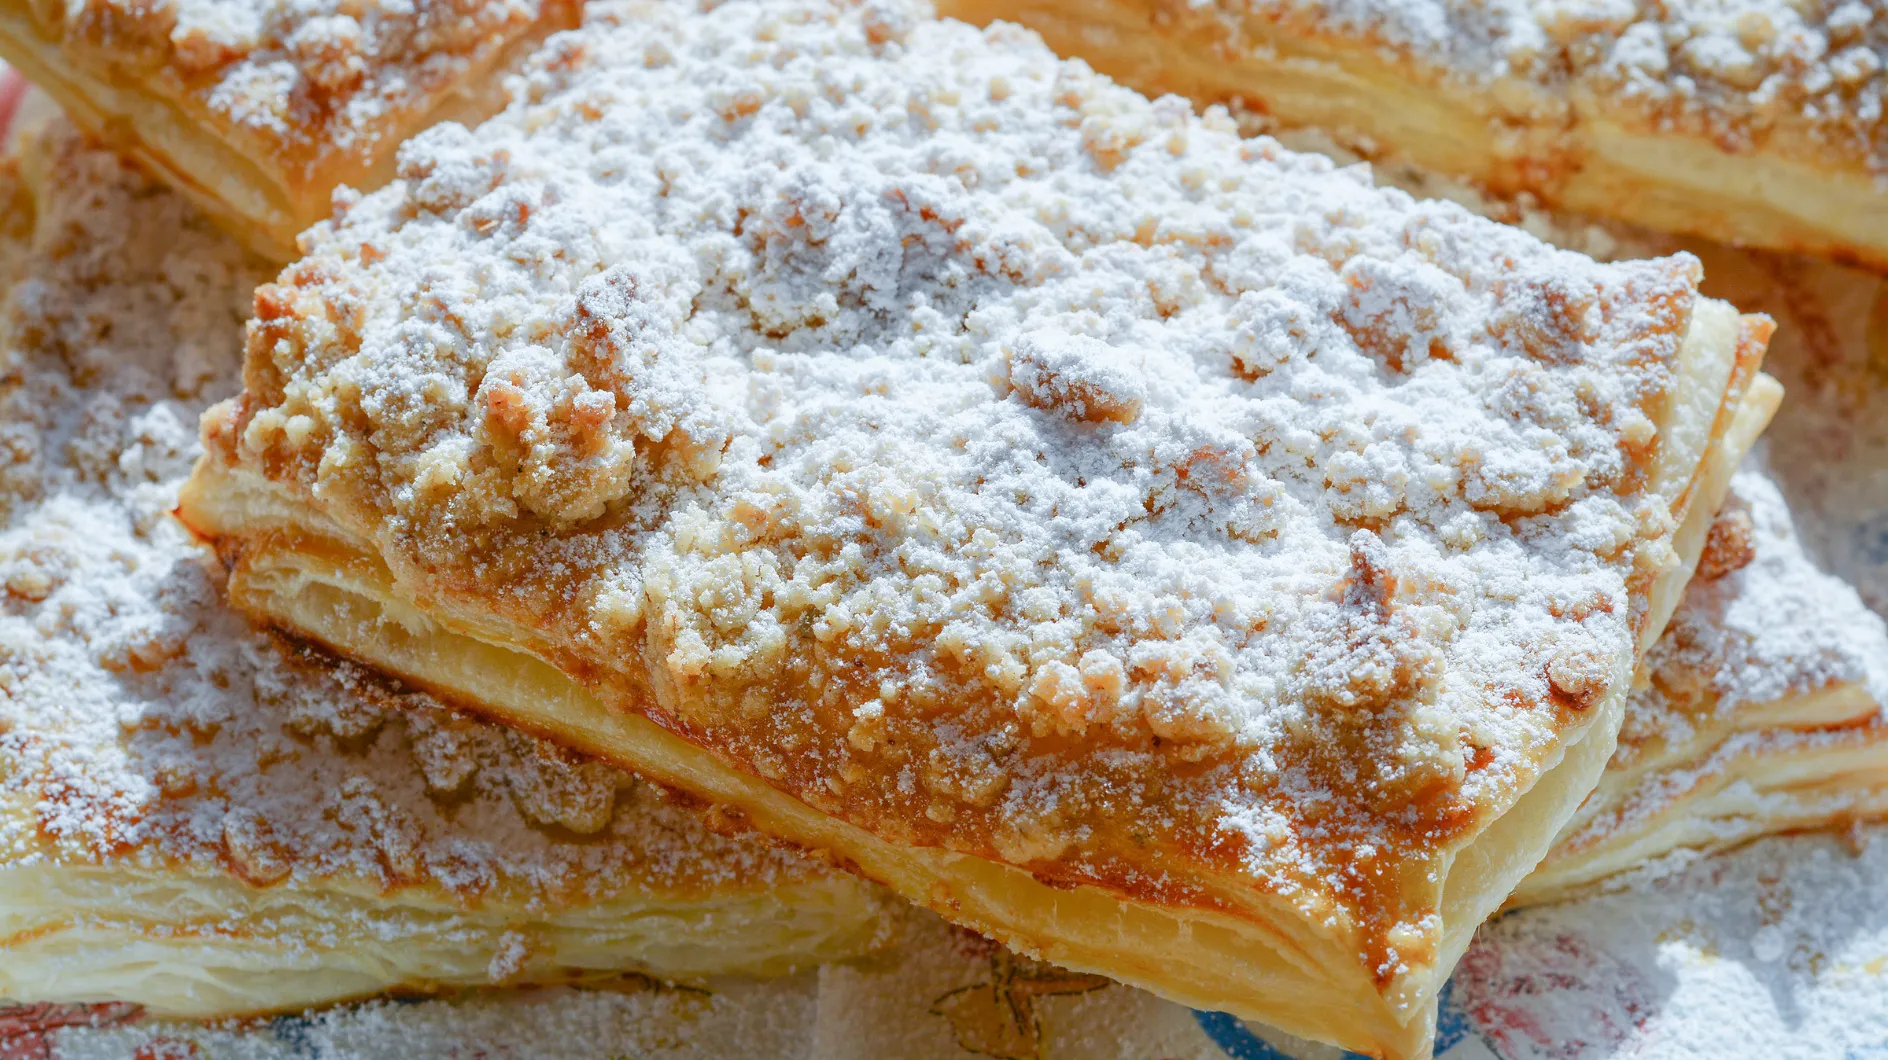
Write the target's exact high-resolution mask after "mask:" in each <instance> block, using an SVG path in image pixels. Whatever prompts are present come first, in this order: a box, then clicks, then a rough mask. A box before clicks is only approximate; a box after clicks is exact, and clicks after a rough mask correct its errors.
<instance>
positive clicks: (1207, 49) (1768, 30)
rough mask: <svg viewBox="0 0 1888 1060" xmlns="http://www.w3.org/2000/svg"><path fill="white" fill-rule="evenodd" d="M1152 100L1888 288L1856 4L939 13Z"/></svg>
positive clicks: (1862, 15) (1874, 8)
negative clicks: (1806, 261)
mask: <svg viewBox="0 0 1888 1060" xmlns="http://www.w3.org/2000/svg"><path fill="white" fill-rule="evenodd" d="M939 8H940V10H941V11H942V12H943V13H945V14H948V15H954V16H957V17H960V18H965V19H968V20H970V21H973V22H976V23H979V24H981V23H985V22H988V21H990V20H993V19H1014V20H1016V21H1019V22H1022V23H1023V24H1025V25H1027V26H1029V27H1031V28H1033V29H1036V30H1038V31H1040V32H1041V33H1042V34H1043V36H1044V37H1045V38H1047V40H1048V42H1049V43H1050V44H1051V45H1052V46H1053V47H1055V49H1056V50H1057V51H1058V52H1060V53H1061V54H1063V55H1067V56H1079V57H1081V58H1083V59H1086V60H1088V61H1090V62H1092V63H1094V64H1095V66H1096V67H1097V68H1098V69H1100V70H1102V71H1103V72H1105V73H1108V74H1112V75H1114V76H1116V77H1119V78H1121V79H1122V80H1123V81H1125V82H1126V83H1128V84H1131V85H1134V86H1135V87H1137V88H1140V89H1142V90H1144V91H1147V92H1149V93H1158V92H1178V93H1181V94H1183V95H1186V96H1189V97H1192V98H1194V99H1196V100H1200V101H1203V102H1222V101H1223V102H1230V101H1235V100H1237V101H1242V102H1244V103H1245V104H1247V105H1249V106H1251V107H1253V108H1255V109H1257V110H1259V111H1261V112H1263V113H1265V114H1267V115H1269V116H1270V117H1271V118H1273V119H1275V120H1277V121H1278V122H1281V123H1283V124H1284V125H1287V126H1317V127H1319V128H1321V129H1324V130H1327V131H1330V132H1335V133H1339V134H1341V135H1344V136H1346V137H1348V138H1350V139H1352V140H1353V141H1356V142H1360V143H1363V144H1367V145H1369V148H1370V152H1371V153H1373V154H1375V153H1378V152H1382V153H1386V154H1390V155H1397V156H1401V157H1403V158H1405V159H1407V160H1409V161H1412V162H1414V163H1416V164H1417V165H1420V166H1422V167H1423V168H1425V169H1429V170H1432V171H1434V172H1438V173H1446V174H1450V175H1453V176H1457V177H1466V178H1469V179H1471V180H1474V181H1476V182H1478V183H1480V184H1482V185H1484V186H1486V187H1487V188H1489V189H1490V190H1492V191H1494V192H1496V193H1497V194H1500V195H1516V194H1522V193H1525V194H1528V195H1531V196H1534V197H1536V198H1537V199H1539V200H1540V201H1542V202H1544V203H1546V204H1547V205H1549V206H1553V207H1557V208H1561V209H1567V210H1572V211H1577V212H1581V213H1588V214H1592V215H1595V216H1601V217H1610V218H1614V219H1617V220H1623V221H1629V222H1633V223H1635V224H1640V225H1645V226H1648V227H1652V228H1661V229H1665V230H1669V231H1675V232H1681V233H1687V234H1691V235H1698V236H1704V237H1707V238H1710V239H1718V240H1729V241H1732V242H1738V243H1748V244H1753V245H1757V246H1764V247H1771V248H1777V249H1785V250H1795V251H1803V252H1809V253H1817V254H1826V255H1829V256H1833V257H1837V258H1842V259H1845V260H1848V261H1852V262H1859V263H1864V264H1867V265H1870V266H1872V267H1875V268H1888V210H1883V209H1882V207H1881V196H1882V184H1883V181H1884V179H1888V123H1884V122H1883V121H1882V114H1883V108H1884V105H1888V75H1885V74H1884V68H1888V18H1884V17H1883V15H1882V12H1881V7H1880V4H1879V3H1876V2H1856V0H1718V2H1711V3H1706V2H1700V0H1677V2H1652V0H1620V2H1601V0H1558V2H1553V3H1548V2H1544V0H1504V2H1500V3H1485V2H1482V0H1346V2H1343V3H1326V2H1310V0H1198V2H1191V3H1174V2H1169V0H1023V2H1022V3H1003V2H996V0H944V2H943V3H941V4H940V5H939Z"/></svg>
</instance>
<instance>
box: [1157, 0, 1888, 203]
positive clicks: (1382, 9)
mask: <svg viewBox="0 0 1888 1060" xmlns="http://www.w3.org/2000/svg"><path fill="white" fill-rule="evenodd" d="M1188 10H1189V15H1188V16H1182V17H1197V16H1198V15H1199V14H1202V13H1204V14H1205V15H1206V16H1207V17H1216V18H1219V19H1221V20H1223V21H1224V22H1225V23H1226V31H1227V32H1228V33H1230V34H1233V35H1234V39H1235V40H1237V39H1240V36H1241V31H1240V29H1239V27H1238V23H1237V20H1238V19H1242V18H1257V19H1263V20H1267V21H1284V22H1286V23H1303V24H1304V25H1305V26H1306V27H1307V28H1308V29H1311V30H1316V31H1319V32H1323V33H1326V34H1329V33H1330V32H1331V31H1332V28H1333V27H1337V28H1340V29H1342V30H1343V31H1345V32H1348V33H1351V34H1359V35H1362V36H1364V37H1366V38H1367V39H1369V40H1371V41H1373V42H1376V43H1378V44H1380V45H1382V46H1384V47H1386V48H1388V49H1389V50H1390V51H1391V52H1393V53H1394V54H1397V55H1400V56H1403V57H1407V58H1409V59H1412V60H1414V61H1416V62H1418V63H1421V64H1422V65H1424V66H1425V67H1426V68H1427V69H1428V71H1429V72H1430V74H1431V75H1432V76H1436V77H1440V78H1444V79H1460V80H1465V81H1467V82H1469V83H1471V84H1473V85H1475V86H1477V87H1478V88H1479V87H1489V86H1492V85H1494V84H1495V83H1496V82H1497V81H1500V80H1503V79H1508V78H1513V79H1517V80H1518V81H1519V82H1520V83H1521V84H1522V85H1525V86H1531V87H1533V88H1536V89H1539V90H1541V91H1538V92H1527V91H1521V92H1512V91H1511V92H1497V93H1495V96H1494V99H1495V103H1494V104H1493V106H1494V108H1495V109H1496V110H1497V112H1499V113H1502V114H1504V115H1510V116H1513V117H1516V118H1524V119H1526V120H1528V121H1530V122H1541V121H1548V122H1551V121H1555V120H1560V121H1570V120H1572V118H1571V114H1570V110H1571V109H1572V108H1577V107H1579V106H1581V101H1582V100H1583V99H1584V98H1589V97H1593V96H1598V97H1602V98H1605V99H1607V100H1608V101H1609V103H1610V104H1613V105H1618V106H1623V107H1629V108H1635V109H1637V110H1639V111H1640V112H1641V113H1642V114H1644V115H1645V116H1646V117H1647V118H1648V119H1649V120H1651V121H1653V122H1655V123H1656V124H1657V125H1658V126H1659V127H1661V128H1668V129H1671V130H1673V131H1683V132H1687V133H1693V134H1699V135H1704V136H1708V137H1710V138H1711V139H1712V140H1714V141H1715V142H1717V143H1718V144H1719V146H1721V147H1723V148H1724V149H1726V150H1730V151H1751V150H1756V149H1758V148H1760V147H1762V146H1764V145H1765V144H1766V143H1767V142H1768V141H1769V140H1770V139H1771V138H1772V137H1773V136H1775V135H1777V134H1778V132H1779V131H1780V130H1788V131H1792V132H1794V131H1799V130H1800V131H1806V132H1807V133H1808V135H1809V136H1810V137H1812V138H1813V139H1814V140H1815V141H1818V142H1821V143H1822V144H1824V145H1826V146H1827V147H1828V148H1830V149H1831V151H1832V152H1833V153H1834V154H1836V155H1837V156H1838V157H1842V158H1846V159H1853V160H1856V161H1858V162H1861V163H1863V164H1865V165H1867V166H1868V167H1869V169H1870V170H1871V171H1872V172H1874V173H1876V174H1877V175H1888V132H1885V131H1884V130H1888V124H1885V123H1884V121H1883V118H1884V105H1885V104H1888V76H1885V75H1884V73H1883V69H1884V67H1885V66H1888V13H1884V11H1883V10H1882V8H1881V5H1880V4H1879V3H1876V2H1873V0H1494V2H1481V0H1334V2H1325V0H1218V2H1216V3H1213V4H1211V5H1209V6H1206V7H1201V6H1199V5H1195V6H1193V7H1191V8H1189V9H1188ZM1248 47H1251V46H1248ZM1784 142H1785V143H1786V144H1788V143H1793V142H1795V140H1794V139H1790V140H1785V141H1784Z"/></svg>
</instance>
